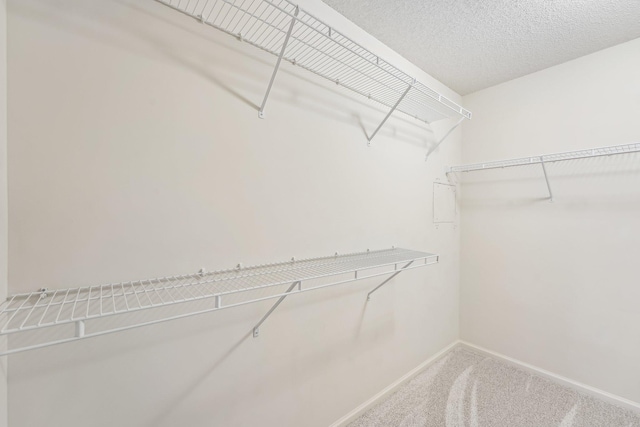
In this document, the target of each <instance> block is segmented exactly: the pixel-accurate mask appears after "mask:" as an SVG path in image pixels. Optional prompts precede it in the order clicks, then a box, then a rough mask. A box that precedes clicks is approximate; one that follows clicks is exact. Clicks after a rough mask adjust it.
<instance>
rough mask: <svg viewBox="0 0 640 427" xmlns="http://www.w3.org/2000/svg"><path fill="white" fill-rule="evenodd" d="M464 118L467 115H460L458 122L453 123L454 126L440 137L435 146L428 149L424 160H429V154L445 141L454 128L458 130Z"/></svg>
mask: <svg viewBox="0 0 640 427" xmlns="http://www.w3.org/2000/svg"><path fill="white" fill-rule="evenodd" d="M464 119H465V117H460V120H458V121H457V122H456V124H455V125H453V126H452V127H451V129H449V130H448V131H447V132H446V133H445V134H444V136H443V137H442V138H440V139H439V140H438V142H436V143H435V145H434V146H433V148H431V149H430V150H428V151H427V155H426V157H425V159H424V161H425V162H426V161H427V160H429V156H430V155H431V153H433V152H434V151H436V150H437V149H438V147H439V146H440V144H442V142H443V141H444V140H445V139H447V137H448V136H449V135H450V134H451V132H453V131H454V130H456V128H457V127H458V126H460V124H461V123H462V122H463V121H464Z"/></svg>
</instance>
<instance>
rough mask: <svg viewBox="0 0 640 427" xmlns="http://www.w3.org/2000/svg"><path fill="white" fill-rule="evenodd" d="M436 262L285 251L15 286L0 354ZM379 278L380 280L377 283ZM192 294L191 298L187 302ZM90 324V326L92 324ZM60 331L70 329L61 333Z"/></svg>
mask: <svg viewBox="0 0 640 427" xmlns="http://www.w3.org/2000/svg"><path fill="white" fill-rule="evenodd" d="M437 262H438V255H434V254H430V253H426V252H418V251H412V250H407V249H399V248H392V249H385V250H379V251H367V252H360V253H353V254H347V255H337V254H336V255H334V256H329V257H322V258H311V259H304V260H293V259H292V260H291V261H288V262H282V263H274V264H265V265H257V266H252V267H241V266H238V267H236V268H234V269H229V270H221V271H214V272H204V271H202V272H200V273H197V274H189V275H181V276H172V277H162V278H156V279H149V280H139V281H131V282H122V283H116V284H108V285H97V286H86V287H76V288H69V289H56V290H38V291H36V292H31V293H22V294H16V295H13V296H10V297H9V298H7V300H6V301H5V302H3V303H2V304H1V305H0V322H1V324H2V327H1V329H0V335H10V336H11V339H10V340H9V349H8V350H6V351H4V352H2V353H0V355H6V354H12V353H17V352H20V351H25V350H30V349H35V348H40V347H45V346H49V345H53V344H60V343H64V342H70V341H75V340H79V339H83V338H88V337H92V336H98V335H104V334H108V333H112V332H117V331H122V330H127V329H132V328H136V327H140V326H145V325H150V324H155V323H160V322H164V321H168V320H172V319H178V318H183V317H188V316H193V315H197V314H202V313H207V312H212V311H216V310H221V309H224V308H230V307H236V306H240V305H244V304H249V303H254V302H258V301H264V300H269V299H273V298H280V300H279V301H278V302H277V303H276V305H275V306H274V307H273V308H272V310H271V311H273V309H274V308H275V307H277V305H278V304H279V303H280V302H281V301H282V299H284V297H286V296H288V295H294V294H298V293H302V292H307V291H311V290H316V289H321V288H325V287H329V286H336V285H341V284H347V283H350V282H353V281H356V280H361V279H366V278H371V277H377V276H382V275H388V274H391V275H392V277H394V276H395V275H397V274H399V273H400V272H402V271H405V270H409V269H413V268H420V267H425V266H428V265H431V264H435V263H437ZM389 279H390V278H389ZM389 279H387V280H386V281H385V282H383V283H382V284H384V283H386V282H387V281H388V280H389ZM380 286H382V285H379V286H378V287H380ZM378 287H377V288H375V289H374V290H373V291H375V290H377V289H378ZM373 291H371V292H370V294H371V293H372V292H373ZM196 302H197V303H198V304H197V305H194V304H193V303H196ZM178 306H179V307H181V309H180V310H178V311H175V310H173V311H166V310H161V309H162V308H167V307H178ZM159 309H160V310H159ZM145 310H146V311H151V312H155V313H154V314H153V316H151V318H149V317H144V316H142V317H141V316H131V314H133V313H136V312H142V311H145ZM271 311H269V313H267V315H266V316H265V317H264V318H263V319H262V320H261V321H260V323H259V324H258V325H257V326H256V328H255V330H254V336H257V327H258V326H259V325H260V324H261V323H262V322H263V321H264V320H265V319H266V317H268V315H269V314H271ZM122 317H124V320H120V321H117V322H111V321H110V322H106V323H105V322H104V321H103V320H104V319H107V318H122ZM93 324H95V326H96V328H95V329H92V325H93ZM62 326H67V328H66V330H64V331H62V332H56V333H49V331H51V330H52V329H55V328H57V327H62ZM69 326H71V328H69ZM34 331H36V332H37V331H40V333H39V334H32V337H29V336H27V338H23V339H18V340H14V337H16V336H19V335H22V334H27V333H29V332H34ZM65 333H66V334H67V335H70V336H61V334H62V335H64V334H65ZM14 341H17V342H18V344H17V345H16V344H15V342H14Z"/></svg>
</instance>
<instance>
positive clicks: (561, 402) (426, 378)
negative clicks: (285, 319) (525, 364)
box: [349, 347, 640, 427]
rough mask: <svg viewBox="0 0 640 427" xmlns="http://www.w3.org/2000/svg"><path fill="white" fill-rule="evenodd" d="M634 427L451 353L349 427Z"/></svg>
mask: <svg viewBox="0 0 640 427" xmlns="http://www.w3.org/2000/svg"><path fill="white" fill-rule="evenodd" d="M396 426H397V427H640V414H637V413H635V412H632V411H629V410H626V409H623V408H619V407H617V406H614V405H611V404H609V403H606V402H603V401H600V400H598V399H595V398H593V397H590V396H587V395H584V394H581V393H578V392H576V391H574V390H572V389H569V388H567V387H564V386H561V385H559V384H556V383H554V382H552V381H549V380H547V379H545V378H543V377H540V376H537V375H534V374H531V373H529V372H527V371H524V370H521V369H518V368H516V367H514V366H512V365H510V364H507V363H505V362H503V361H500V360H497V359H493V358H490V357H487V356H485V355H481V354H478V353H475V352H473V351H470V350H467V349H465V348H461V347H456V348H454V349H452V350H451V351H450V352H448V353H447V354H446V355H445V356H443V357H442V358H441V359H440V360H438V361H437V362H436V363H434V364H433V365H431V366H430V367H429V368H427V369H426V370H424V371H422V372H421V373H420V374H418V375H417V376H416V377H414V378H413V379H412V380H411V381H409V382H408V383H406V384H404V385H403V386H401V387H400V388H399V389H398V391H396V392H395V393H394V394H392V395H391V396H389V398H387V399H386V400H384V401H383V402H381V403H379V404H378V405H377V406H375V407H373V408H372V409H370V410H369V411H368V412H366V413H364V414H363V415H361V416H360V417H359V418H357V419H356V420H354V421H353V422H352V423H351V424H349V427H396Z"/></svg>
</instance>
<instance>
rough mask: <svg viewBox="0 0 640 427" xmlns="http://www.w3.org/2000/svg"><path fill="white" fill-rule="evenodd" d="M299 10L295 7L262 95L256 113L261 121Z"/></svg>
mask: <svg viewBox="0 0 640 427" xmlns="http://www.w3.org/2000/svg"><path fill="white" fill-rule="evenodd" d="M299 11H300V8H299V7H297V6H296V10H295V12H294V13H293V16H292V17H291V23H290V24H289V30H288V31H287V35H286V36H285V38H284V42H283V43H282V49H280V55H278V60H277V61H276V66H275V67H274V69H273V74H271V80H270V81H269V86H268V87H267V92H266V93H265V94H264V99H263V100H262V105H261V106H260V111H258V117H260V118H261V119H264V118H265V114H264V108H265V107H266V105H267V100H268V99H269V93H271V88H272V87H273V83H274V82H275V81H276V75H277V74H278V70H279V69H280V63H281V62H282V57H283V56H284V52H285V51H286V50H287V45H288V44H289V39H290V38H291V33H292V32H293V26H294V24H295V23H296V20H297V19H298V12H299Z"/></svg>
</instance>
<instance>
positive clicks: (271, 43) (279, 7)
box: [155, 0, 471, 141]
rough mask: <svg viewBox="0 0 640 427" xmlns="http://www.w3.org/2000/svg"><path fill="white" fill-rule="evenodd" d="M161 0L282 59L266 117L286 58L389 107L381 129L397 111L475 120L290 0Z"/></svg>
mask: <svg viewBox="0 0 640 427" xmlns="http://www.w3.org/2000/svg"><path fill="white" fill-rule="evenodd" d="M155 1H157V2H159V3H162V4H164V5H166V6H169V7H170V8H172V9H174V10H177V11H179V12H181V13H183V14H185V15H187V16H190V17H192V18H194V19H196V20H198V21H199V22H201V23H202V24H206V25H209V26H211V27H214V28H216V29H218V30H221V31H223V32H225V33H227V34H230V35H232V36H234V37H236V38H237V39H238V40H240V41H245V42H247V43H249V44H251V45H254V46H256V47H258V48H260V49H262V50H265V51H267V52H269V53H271V54H273V55H275V56H277V57H278V60H277V63H276V65H275V69H274V72H273V74H272V77H271V80H270V82H269V85H268V88H267V93H266V94H265V97H264V100H263V101H262V106H261V108H260V112H259V116H260V117H261V118H263V117H265V111H264V109H265V108H264V107H265V105H266V102H267V98H268V96H269V93H270V91H271V88H272V86H273V84H274V80H275V77H276V74H277V71H278V69H279V67H280V62H281V60H282V59H284V60H285V61H288V62H290V63H292V64H293V65H297V66H300V67H302V68H304V69H306V70H308V71H311V72H312V73H314V74H317V75H319V76H321V77H324V78H326V79H328V80H330V81H332V82H334V83H336V84H337V85H339V86H343V87H345V88H347V89H350V90H352V91H353V92H356V93H358V94H360V95H362V96H366V97H367V98H369V99H372V100H374V101H376V102H378V103H380V104H382V105H383V106H386V107H388V108H389V113H388V114H387V117H385V118H384V120H383V121H382V123H381V125H380V126H379V127H381V126H382V124H384V122H385V121H386V120H387V118H388V116H389V115H390V114H391V113H392V112H393V111H394V110H398V111H401V112H403V113H405V114H408V115H409V116H411V117H414V118H416V119H418V120H420V121H423V122H425V123H431V122H433V121H436V120H440V119H444V118H466V119H471V112H470V111H468V110H466V109H464V108H462V107H461V106H460V105H458V104H456V103H455V102H453V101H451V100H450V99H448V98H446V97H445V96H443V95H442V94H440V93H438V92H436V91H435V90H433V89H431V88H429V87H428V86H426V85H424V84H422V83H420V82H418V81H415V79H414V78H413V77H411V76H409V75H408V74H406V73H404V72H403V71H401V70H399V69H398V68H396V67H394V66H393V65H391V64H390V63H388V62H386V61H385V60H383V59H382V58H380V57H379V56H377V55H375V54H374V53H372V52H371V51H369V50H367V49H365V48H364V47H362V46H361V45H359V44H358V43H356V42H354V41H353V40H351V39H349V38H348V37H346V36H344V35H343V34H341V33H340V32H338V31H336V30H335V29H334V28H333V27H331V26H329V25H327V24H325V23H324V22H322V21H321V20H319V19H317V18H315V17H314V16H313V15H311V14H309V13H307V12H305V11H304V10H302V9H301V8H299V7H298V6H296V5H294V4H293V3H291V2H289V1H287V0H273V1H270V0H155ZM379 127H378V129H376V131H375V132H374V134H375V133H377V131H378V130H379ZM367 139H369V141H370V140H371V139H372V137H367Z"/></svg>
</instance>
